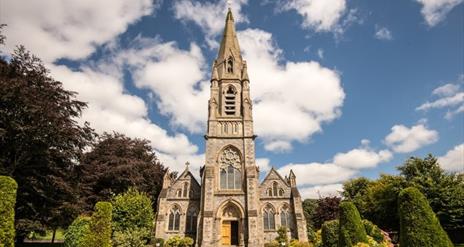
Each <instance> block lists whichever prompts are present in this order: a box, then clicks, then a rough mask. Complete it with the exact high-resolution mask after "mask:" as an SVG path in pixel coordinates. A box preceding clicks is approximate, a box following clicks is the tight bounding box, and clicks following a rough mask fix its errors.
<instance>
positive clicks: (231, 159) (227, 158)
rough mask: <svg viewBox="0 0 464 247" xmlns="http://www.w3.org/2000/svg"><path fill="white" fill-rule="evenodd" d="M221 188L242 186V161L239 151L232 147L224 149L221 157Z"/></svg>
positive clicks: (232, 188) (231, 188)
mask: <svg viewBox="0 0 464 247" xmlns="http://www.w3.org/2000/svg"><path fill="white" fill-rule="evenodd" d="M219 164H220V187H221V189H228V190H239V189H241V188H242V173H241V171H240V170H241V162H240V156H239V154H238V152H237V151H236V150H235V149H233V148H232V147H228V148H226V149H224V151H223V152H222V154H221V156H220V158H219Z"/></svg>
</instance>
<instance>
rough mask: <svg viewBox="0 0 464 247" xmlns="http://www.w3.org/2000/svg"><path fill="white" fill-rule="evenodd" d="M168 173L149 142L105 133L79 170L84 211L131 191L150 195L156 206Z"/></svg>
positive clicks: (86, 154) (84, 157) (83, 160)
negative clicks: (165, 173) (134, 190)
mask: <svg viewBox="0 0 464 247" xmlns="http://www.w3.org/2000/svg"><path fill="white" fill-rule="evenodd" d="M164 172H165V168H164V167H163V165H162V164H161V163H160V162H159V160H158V159H157V157H156V155H155V153H154V152H153V149H152V148H151V146H150V145H149V141H147V140H142V139H132V138H129V137H126V136H124V135H123V134H118V133H113V134H109V133H104V134H103V135H102V136H101V137H99V139H98V142H97V143H96V144H95V145H94V146H93V148H92V150H91V151H90V152H88V153H85V154H84V156H83V159H82V164H81V166H80V167H79V172H78V174H79V176H80V177H81V186H80V187H81V190H82V198H83V202H84V208H85V209H86V211H88V210H90V209H91V205H93V204H94V203H95V202H97V201H102V200H110V199H111V198H112V197H113V196H114V195H116V194H122V193H124V192H126V191H127V190H128V189H129V188H130V187H135V188H137V189H138V190H139V191H142V192H145V193H147V194H148V196H149V198H150V199H151V200H152V202H156V201H157V198H158V194H159V191H160V190H161V186H162V179H163V175H164ZM154 204H155V203H153V205H152V206H153V209H156V205H154Z"/></svg>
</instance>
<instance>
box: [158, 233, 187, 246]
mask: <svg viewBox="0 0 464 247" xmlns="http://www.w3.org/2000/svg"><path fill="white" fill-rule="evenodd" d="M192 245H193V239H191V238H189V237H181V236H178V235H175V236H172V237H170V238H169V239H168V240H166V242H164V246H165V247H190V246H192Z"/></svg>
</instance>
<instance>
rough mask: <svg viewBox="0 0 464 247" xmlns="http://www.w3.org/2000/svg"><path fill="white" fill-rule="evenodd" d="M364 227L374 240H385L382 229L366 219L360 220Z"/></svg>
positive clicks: (379, 241)
mask: <svg viewBox="0 0 464 247" xmlns="http://www.w3.org/2000/svg"><path fill="white" fill-rule="evenodd" d="M362 222H363V225H364V229H366V233H367V235H368V236H371V237H372V238H373V239H374V240H375V241H376V242H378V243H381V242H383V241H384V240H385V238H384V236H383V234H382V231H381V230H380V228H379V227H378V226H376V225H375V224H374V223H372V222H370V221H368V220H365V219H364V220H362Z"/></svg>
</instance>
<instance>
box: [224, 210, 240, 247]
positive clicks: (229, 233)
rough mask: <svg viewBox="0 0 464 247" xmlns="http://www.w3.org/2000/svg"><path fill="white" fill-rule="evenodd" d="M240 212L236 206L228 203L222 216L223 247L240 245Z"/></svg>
mask: <svg viewBox="0 0 464 247" xmlns="http://www.w3.org/2000/svg"><path fill="white" fill-rule="evenodd" d="M240 215H241V214H240V210H239V209H238V208H237V206H236V205H234V204H232V203H228V204H227V205H226V206H225V207H224V209H223V210H222V214H221V245H222V246H239V245H240V223H241V219H240Z"/></svg>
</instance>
